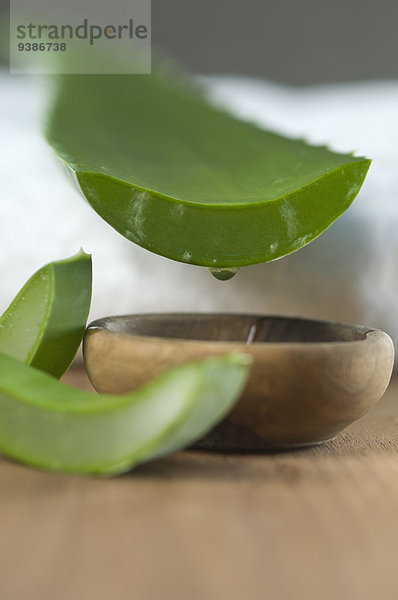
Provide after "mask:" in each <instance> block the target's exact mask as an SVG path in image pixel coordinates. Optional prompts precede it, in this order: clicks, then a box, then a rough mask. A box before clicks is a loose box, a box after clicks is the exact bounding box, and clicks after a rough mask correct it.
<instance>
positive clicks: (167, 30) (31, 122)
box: [0, 0, 398, 341]
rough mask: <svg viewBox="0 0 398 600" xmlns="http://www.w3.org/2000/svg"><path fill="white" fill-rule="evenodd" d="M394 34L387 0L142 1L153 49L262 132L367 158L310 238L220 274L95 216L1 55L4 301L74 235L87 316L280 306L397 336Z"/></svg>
mask: <svg viewBox="0 0 398 600" xmlns="http://www.w3.org/2000/svg"><path fill="white" fill-rule="evenodd" d="M0 5H2V8H3V13H4V15H6V14H7V4H6V3H4V0H0ZM397 30H398V2H396V0H395V1H394V0H379V1H378V2H377V3H375V2H373V1H371V0H361V1H360V0H334V1H333V2H329V1H322V0H300V2H297V1H293V0H292V1H289V2H287V1H283V0H244V1H243V0H200V2H199V1H194V0H167V1H166V0H152V39H153V46H154V48H158V49H160V50H161V51H162V52H163V53H164V54H166V55H168V56H170V57H171V58H173V59H175V60H176V61H177V62H179V63H180V64H181V65H182V66H183V67H184V68H185V69H186V70H187V71H189V72H191V73H193V74H198V75H206V76H207V78H206V79H205V80H204V81H205V83H206V85H207V87H208V94H209V97H210V98H211V100H212V101H214V102H216V103H218V104H219V105H221V106H223V107H226V108H227V109H228V110H230V111H232V112H233V113H234V114H236V115H238V116H239V117H241V118H245V119H249V120H251V121H254V122H256V123H258V124H259V125H260V126H265V127H269V128H272V129H275V130H277V131H280V132H282V133H285V134H287V135H290V136H293V137H294V136H296V137H301V136H303V137H304V138H306V139H307V140H309V141H311V142H313V143H316V144H328V145H329V146H330V147H331V148H333V149H335V150H338V151H344V152H351V151H354V152H355V153H357V154H359V155H365V156H368V157H370V158H372V159H373V163H372V166H371V169H370V171H369V174H368V176H367V178H366V180H365V184H364V186H363V189H362V190H361V192H360V193H359V195H358V197H357V199H356V200H355V201H354V204H353V206H352V208H350V209H349V210H348V211H347V213H346V214H344V215H343V217H342V218H341V219H339V220H338V221H337V222H336V223H335V224H334V225H332V226H331V227H330V228H329V230H328V231H327V232H326V233H324V234H323V235H321V236H320V238H318V239H317V240H315V241H314V242H313V243H311V244H309V245H308V246H307V247H305V248H304V249H302V250H300V251H299V252H297V253H295V254H293V255H290V256H288V257H286V258H283V259H282V260H279V261H276V262H274V263H269V264H265V265H256V266H253V267H248V268H245V269H243V270H242V271H241V272H240V273H239V274H238V275H237V276H236V277H234V278H233V279H232V280H230V281H229V282H224V283H221V282H217V281H216V280H214V279H213V278H212V277H211V276H210V275H209V274H208V273H207V272H206V271H205V270H204V269H201V268H199V267H193V266H189V265H185V264H180V263H174V262H172V261H169V260H168V259H165V258H163V257H159V256H155V255H153V254H151V253H150V252H147V251H145V250H142V249H141V248H139V247H137V246H134V245H133V244H131V243H130V242H128V241H127V240H124V239H123V238H122V237H121V236H119V235H118V234H116V233H115V232H114V231H113V230H112V229H111V228H110V227H109V226H108V225H107V224H105V223H104V222H103V221H102V220H101V219H100V217H98V216H97V215H96V214H95V213H94V211H93V210H92V209H91V208H90V207H89V206H88V205H87V203H86V202H84V200H82V199H81V197H80V196H79V194H78V193H77V192H76V190H75V189H74V188H73V187H72V186H71V185H70V183H69V182H68V181H67V180H66V178H65V177H64V174H63V173H62V172H61V170H60V167H59V164H58V163H57V161H56V160H55V158H54V156H53V154H52V152H51V150H50V149H49V148H48V146H47V144H46V142H45V141H44V139H43V135H42V130H41V121H42V118H43V114H45V101H44V99H43V93H42V91H43V90H42V85H41V84H42V82H41V80H40V78H37V77H36V78H35V77H33V78H30V79H29V78H27V77H23V76H10V75H9V74H8V72H7V65H6V64H5V63H3V69H2V70H1V69H0V88H1V94H0V177H1V180H2V202H1V204H0V238H1V240H2V253H1V254H0V281H1V282H2V283H1V287H0V309H4V308H6V306H7V304H8V302H9V301H10V300H11V299H12V297H13V295H14V294H15V293H16V291H17V290H18V288H19V287H20V286H21V285H22V284H23V282H24V281H25V280H26V279H27V277H29V275H30V274H31V273H32V272H33V271H34V270H36V269H37V268H39V267H40V266H41V265H42V264H44V263H45V262H48V261H50V260H53V259H56V258H61V257H65V256H67V255H71V254H74V253H75V252H76V251H77V249H78V248H79V247H80V246H81V245H83V246H84V248H85V249H86V250H87V251H89V252H93V257H94V301H93V310H92V315H91V317H92V318H96V317H100V316H105V315H106V314H122V313H128V312H140V311H154V310H175V311H178V310H185V311H189V310H201V311H213V310H217V311H228V312H260V313H271V314H272V313H274V314H275V313H277V314H278V313H279V314H290V315H301V316H307V317H314V318H324V319H330V320H337V321H346V322H352V323H363V324H366V325H369V326H376V327H381V328H384V329H385V330H387V331H388V332H389V333H390V334H391V335H392V336H393V337H394V339H395V340H396V341H398V191H397V190H398V175H397V164H398V141H397V140H398V77H397V76H398V60H397V59H398V35H397ZM21 174H22V175H23V176H21ZM11 223H13V224H17V225H18V226H17V227H12V226H10V224H11ZM10 265H12V268H10ZM121 292H122V293H121ZM159 298H161V302H159Z"/></svg>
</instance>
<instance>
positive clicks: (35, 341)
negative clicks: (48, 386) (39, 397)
mask: <svg viewBox="0 0 398 600" xmlns="http://www.w3.org/2000/svg"><path fill="white" fill-rule="evenodd" d="M90 302H91V256H90V255H88V254H85V253H84V252H83V251H81V252H79V253H78V254H77V255H76V256H72V257H71V258H68V259H66V260H59V261H56V262H52V263H49V264H48V265H45V266H44V267H42V268H41V269H39V271H37V272H36V273H35V274H34V275H32V277H31V278H30V279H29V280H28V281H27V283H26V284H25V285H24V287H23V288H22V289H21V291H20V292H19V293H18V295H17V296H16V297H15V299H14V300H13V301H12V303H11V304H10V306H9V308H8V309H7V310H6V312H5V313H4V314H3V315H2V317H1V318H0V352H4V353H6V354H8V355H10V356H13V357H14V358H16V359H18V360H20V361H22V362H25V363H26V364H28V365H32V366H34V367H36V368H37V369H40V370H42V371H45V372H47V373H49V374H51V375H54V376H55V377H60V376H61V375H62V374H63V373H64V372H65V371H66V370H67V368H68V367H69V365H70V364H71V362H72V360H73V358H74V356H75V354H76V351H77V349H78V347H79V344H80V342H81V339H82V337H83V333H84V328H85V325H86V322H87V317H88V313H89V309H90Z"/></svg>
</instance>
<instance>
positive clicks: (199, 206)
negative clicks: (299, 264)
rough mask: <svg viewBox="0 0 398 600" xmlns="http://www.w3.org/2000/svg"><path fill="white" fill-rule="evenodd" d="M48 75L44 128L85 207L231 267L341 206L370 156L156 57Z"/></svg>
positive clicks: (204, 260) (315, 227) (196, 258)
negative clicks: (224, 93) (250, 111)
mask: <svg viewBox="0 0 398 600" xmlns="http://www.w3.org/2000/svg"><path fill="white" fill-rule="evenodd" d="M55 87H56V90H55V96H54V100H53V104H52V106H51V109H50V111H49V117H48V123H47V128H46V135H47V139H48V141H49V143H50V144H51V145H52V147H53V148H54V150H55V152H56V153H57V154H58V156H59V157H60V158H61V159H62V160H63V161H64V163H65V164H66V165H67V166H68V167H69V168H70V169H71V170H72V171H73V172H74V174H75V176H76V177H75V179H76V181H77V183H78V185H79V186H80V188H81V190H82V191H83V193H84V195H85V196H86V198H87V199H88V201H89V202H90V204H91V205H92V207H93V208H94V209H95V210H96V211H97V212H98V213H99V214H100V215H101V216H102V217H103V218H104V219H105V220H106V221H107V222H108V223H109V224H110V225H112V227H114V228H115V229H116V230H117V231H119V232H120V233H121V234H122V235H124V236H125V237H126V238H128V239H129V240H131V241H133V242H135V243H136V244H139V245H140V246H142V247H144V248H147V249H149V250H151V251H152V252H155V253H157V254H161V255H164V256H167V257H169V258H171V259H174V260H178V261H182V262H186V263H191V264H195V265H202V266H206V267H212V268H216V269H217V268H228V267H230V268H237V267H241V266H244V265H249V264H253V263H259V262H265V261H270V260H274V259H276V258H279V257H281V256H284V255H286V254H289V253H291V252H293V251H295V250H298V249H299V248H301V247H302V246H304V245H305V244H307V243H308V242H310V241H311V240H313V239H314V238H316V237H317V236H318V235H319V234H321V233H322V232H323V231H324V230H325V229H326V228H327V227H328V226H329V225H330V224H331V223H333V222H334V221H335V220H336V219H337V218H338V217H339V216H340V215H341V214H342V213H343V212H344V211H345V210H346V209H347V208H348V207H349V206H350V204H351V202H352V201H353V199H354V198H355V196H356V194H357V193H358V191H359V189H360V188H361V185H362V183H363V180H364V178H365V176H366V173H367V170H368V168H369V165H370V160H368V159H366V158H362V157H355V156H352V155H351V154H338V153H336V152H332V151H330V150H328V149H327V148H326V147H317V146H312V145H310V144H307V143H305V142H304V141H302V140H295V139H289V138H286V137H283V136H281V135H277V134H276V133H273V132H271V131H264V130H261V129H259V128H257V127H256V126H254V125H252V124H250V123H246V122H241V121H239V120H237V119H235V118H233V117H231V116H229V115H228V114H226V113H224V112H222V111H220V110H216V109H215V108H212V107H211V106H210V105H208V104H207V103H206V101H205V100H204V99H203V97H202V94H201V93H200V91H199V90H198V89H196V88H194V87H193V86H192V85H191V84H189V83H188V82H187V81H186V80H184V81H182V80H181V79H179V78H177V76H175V75H174V74H170V72H168V73H165V72H162V70H161V69H157V70H156V71H155V72H154V73H153V74H152V75H139V76H137V75H135V76H134V75H101V76H96V75H90V76H89V77H85V76H74V75H68V76H61V77H59V78H58V79H57V83H56V86H55Z"/></svg>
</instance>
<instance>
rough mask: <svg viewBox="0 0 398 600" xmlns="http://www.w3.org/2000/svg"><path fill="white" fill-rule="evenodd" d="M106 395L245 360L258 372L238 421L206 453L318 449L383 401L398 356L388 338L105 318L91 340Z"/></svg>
mask: <svg viewBox="0 0 398 600" xmlns="http://www.w3.org/2000/svg"><path fill="white" fill-rule="evenodd" d="M83 351H84V360H85V365H86V369H87V373H88V375H89V377H90V379H91V382H92V383H93V385H94V387H95V388H96V389H97V390H98V391H99V392H110V393H124V392H127V391H130V390H132V389H134V388H137V387H139V386H141V385H142V384H144V383H146V382H147V381H149V380H150V379H152V378H153V377H155V376H156V375H158V374H159V373H161V372H162V371H164V370H166V369H168V368H170V367H172V366H174V365H177V364H180V363H183V362H186V361H190V360H194V359H198V358H203V357H206V356H217V355H221V354H226V353H229V352H233V351H239V352H246V353H248V354H250V355H251V356H252V357H253V365H252V368H251V372H250V377H249V381H248V383H247V385H246V388H245V390H244V392H243V394H242V396H241V398H240V400H239V401H238V403H237V404H236V406H235V408H234V410H233V411H232V412H231V413H230V415H229V416H228V417H227V419H225V420H224V421H223V423H221V424H220V425H219V426H218V427H216V428H215V429H214V430H213V431H212V432H211V433H210V434H209V435H208V436H207V437H206V438H205V439H203V440H202V441H201V442H200V443H199V444H198V445H199V446H200V447H202V448H209V449H214V450H241V451H242V450H243V451H248V450H251V451H259V450H266V449H273V448H288V447H298V446H305V445H312V444H318V443H321V442H324V441H327V440H330V439H331V438H333V437H334V436H335V435H336V434H337V433H338V432H339V431H341V430H342V429H344V427H346V426H347V425H349V424H350V423H352V422H353V421H355V420H356V419H358V418H359V417H361V416H362V415H364V414H365V413H366V412H367V411H368V410H369V409H370V408H371V407H372V406H373V405H374V404H375V403H376V402H377V401H378V400H380V398H381V397H382V395H383V394H384V392H385V390H386V388H387V386H388V383H389V380H390V377H391V373H392V368H393V362H394V348H393V344H392V341H391V339H390V337H389V336H388V335H387V334H386V333H384V332H383V331H380V330H377V329H369V328H367V327H358V326H351V325H341V324H337V323H328V322H324V321H311V320H306V319H296V318H288V317H269V316H256V315H230V314H144V315H130V316H123V317H109V318H105V319H100V320H98V321H95V322H93V323H91V324H90V325H89V327H88V328H87V330H86V333H85V336H84V346H83Z"/></svg>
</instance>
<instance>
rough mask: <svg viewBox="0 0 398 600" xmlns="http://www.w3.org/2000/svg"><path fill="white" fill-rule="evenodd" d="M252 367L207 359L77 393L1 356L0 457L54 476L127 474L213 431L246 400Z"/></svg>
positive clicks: (230, 359) (236, 359) (242, 359)
mask: <svg viewBox="0 0 398 600" xmlns="http://www.w3.org/2000/svg"><path fill="white" fill-rule="evenodd" d="M248 363H249V359H248V357H247V356H245V355H240V354H235V355H229V356H226V357H222V358H214V359H206V360H202V361H198V362H195V363H190V364H186V365H183V366H181V367H178V368H175V369H172V370H170V371H168V372H166V373H165V374H163V375H161V376H159V377H158V378H156V379H154V380H153V381H152V382H151V383H149V384H148V385H146V386H144V387H142V388H141V389H140V390H137V391H135V392H131V393H129V394H125V395H120V396H113V395H95V394H93V393H90V392H86V391H83V390H77V389H73V388H71V387H69V386H67V385H65V384H63V383H62V382H59V381H57V380H55V379H53V378H52V377H50V376H49V375H47V374H45V373H42V372H41V371H38V370H36V369H34V368H32V367H29V366H27V365H25V364H23V363H21V362H19V361H17V360H16V359H14V358H12V357H9V356H6V355H5V354H1V353H0V373H1V377H0V451H2V452H4V453H5V454H7V455H8V456H11V457H13V458H15V459H17V460H20V461H22V462H26V463H28V464H32V465H36V466H39V467H45V468H47V469H50V470H56V471H64V472H70V473H92V474H103V475H113V474H117V473H121V472H123V471H126V470H128V469H130V468H131V467H133V466H134V465H136V464H138V463H142V462H145V461H148V460H150V459H151V458H155V457H158V456H160V455H163V454H166V453H168V452H171V451H174V450H177V449H179V448H182V447H184V446H185V445H187V444H190V443H192V442H194V441H195V440H197V439H199V438H200V437H202V436H203V435H204V434H205V433H207V432H208V431H209V430H210V429H211V428H212V427H213V426H214V425H215V424H216V423H218V422H219V421H220V420H221V419H222V418H223V417H224V416H225V415H226V414H227V413H228V412H229V410H230V409H231V408H232V406H233V405H234V403H235V402H236V400H237V399H238V396H239V393H240V391H241V389H242V387H243V385H244V383H245V380H246V376H247V371H248Z"/></svg>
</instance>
